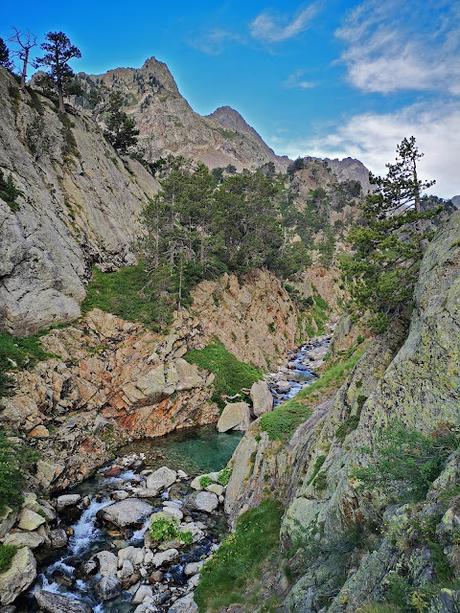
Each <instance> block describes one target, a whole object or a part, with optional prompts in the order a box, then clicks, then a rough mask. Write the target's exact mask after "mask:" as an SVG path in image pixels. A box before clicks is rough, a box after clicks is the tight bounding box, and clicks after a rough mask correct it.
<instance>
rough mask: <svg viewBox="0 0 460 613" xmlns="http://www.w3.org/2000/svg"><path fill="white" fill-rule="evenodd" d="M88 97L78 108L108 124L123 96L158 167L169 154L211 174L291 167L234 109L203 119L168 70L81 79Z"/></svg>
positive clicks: (120, 71)
mask: <svg viewBox="0 0 460 613" xmlns="http://www.w3.org/2000/svg"><path fill="white" fill-rule="evenodd" d="M79 77H80V79H81V80H82V83H83V87H84V90H85V94H84V95H83V96H82V97H79V98H77V100H76V102H77V104H79V105H81V106H82V107H84V108H88V109H91V110H93V111H94V112H95V114H96V117H98V119H99V120H100V121H103V114H104V109H105V105H106V103H107V100H108V97H109V95H110V93H111V92H112V91H119V92H121V93H122V94H123V95H124V98H125V110H126V112H127V113H128V114H130V115H132V116H134V118H135V120H136V124H137V127H138V128H139V130H140V144H141V147H142V149H143V152H144V156H145V157H146V159H148V160H149V161H154V160H156V159H158V158H160V157H164V156H166V155H168V154H170V153H171V154H173V155H183V156H185V157H189V158H192V159H196V160H201V161H202V162H204V163H205V164H207V165H208V166H209V167H210V168H215V167H224V166H227V165H228V164H232V165H233V166H235V167H236V168H237V169H238V170H241V169H242V168H256V167H258V166H260V165H261V164H264V163H266V162H274V163H275V165H276V166H277V167H279V168H285V167H286V160H285V159H284V158H279V157H278V156H277V155H275V153H274V152H273V151H272V150H271V149H270V148H269V147H268V146H267V145H266V144H265V143H264V141H263V140H262V139H261V137H260V136H259V135H258V134H257V132H256V131H255V130H254V129H253V128H251V127H250V126H248V124H247V123H246V122H245V121H244V119H243V118H242V117H241V115H239V113H237V112H236V111H234V110H233V109H230V108H229V107H223V108H221V109H217V110H216V111H214V113H212V114H211V115H208V116H207V117H202V116H201V115H199V114H198V113H196V112H195V111H194V110H193V109H192V108H191V106H190V104H189V103H188V102H187V100H186V99H185V98H184V97H183V96H182V95H181V94H180V92H179V89H178V87H177V85H176V82H175V81H174V78H173V76H172V75H171V72H170V71H169V69H168V67H167V66H166V64H164V63H163V62H160V61H158V60H157V59H155V58H153V57H152V58H149V59H147V60H146V61H145V62H144V64H143V66H142V67H141V68H116V69H114V70H109V71H108V72H106V73H104V74H101V75H87V74H84V73H80V74H79Z"/></svg>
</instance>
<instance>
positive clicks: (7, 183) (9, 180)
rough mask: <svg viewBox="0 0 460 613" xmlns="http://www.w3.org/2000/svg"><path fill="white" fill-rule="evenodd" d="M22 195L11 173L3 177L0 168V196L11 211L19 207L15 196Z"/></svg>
mask: <svg viewBox="0 0 460 613" xmlns="http://www.w3.org/2000/svg"><path fill="white" fill-rule="evenodd" d="M23 195H24V194H23V193H22V192H21V190H20V189H18V188H17V187H16V185H15V184H14V181H13V176H12V175H11V173H10V174H9V175H8V176H7V177H6V178H5V177H4V175H3V172H2V171H1V170H0V198H1V199H2V200H4V201H5V202H6V204H7V205H8V206H9V207H10V209H11V210H12V211H17V210H18V209H19V204H18V203H17V198H18V196H23Z"/></svg>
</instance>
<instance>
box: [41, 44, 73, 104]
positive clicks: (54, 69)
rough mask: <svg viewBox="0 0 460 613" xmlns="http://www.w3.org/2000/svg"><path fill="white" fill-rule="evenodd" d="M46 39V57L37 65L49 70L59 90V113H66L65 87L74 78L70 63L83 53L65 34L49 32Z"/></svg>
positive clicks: (42, 46)
mask: <svg viewBox="0 0 460 613" xmlns="http://www.w3.org/2000/svg"><path fill="white" fill-rule="evenodd" d="M46 39H47V41H46V42H44V43H43V44H42V45H41V48H42V49H43V51H45V55H44V56H43V57H41V58H38V59H37V60H36V62H35V65H36V66H37V67H39V66H44V67H45V68H46V69H47V71H48V76H49V77H50V78H51V80H52V82H53V83H54V86H55V87H56V90H57V94H58V99H59V111H60V112H61V113H64V112H65V106H64V93H65V86H66V84H67V83H68V82H70V81H71V80H72V78H73V76H74V73H73V70H72V69H71V67H70V66H69V64H68V62H69V61H70V60H71V59H72V58H80V57H81V52H80V49H78V47H76V46H75V45H73V44H72V43H71V42H70V39H69V37H68V36H67V35H66V34H64V32H48V34H47V35H46Z"/></svg>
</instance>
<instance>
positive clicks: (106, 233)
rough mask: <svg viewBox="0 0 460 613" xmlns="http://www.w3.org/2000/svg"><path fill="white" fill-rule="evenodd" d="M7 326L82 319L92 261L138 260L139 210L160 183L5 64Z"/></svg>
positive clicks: (0, 311)
mask: <svg viewBox="0 0 460 613" xmlns="http://www.w3.org/2000/svg"><path fill="white" fill-rule="evenodd" d="M0 143H1V146H0V170H1V171H2V173H3V176H4V178H5V179H7V178H8V177H9V176H11V179H12V181H13V184H14V186H15V188H16V189H17V190H19V192H20V193H19V195H18V196H17V198H16V199H15V202H10V203H9V204H8V203H7V202H6V201H4V200H2V199H0V329H4V330H5V329H6V330H8V331H10V332H14V333H16V334H28V333H30V332H33V331H34V330H36V329H37V328H39V327H40V326H42V325H46V324H50V323H52V322H58V321H68V320H71V319H74V318H75V317H78V316H79V314H80V308H79V305H80V303H81V301H82V300H83V298H84V295H85V292H84V281H85V279H86V278H87V277H88V274H89V270H90V266H91V264H93V263H94V262H99V263H100V264H102V265H105V266H114V265H115V266H118V265H121V264H124V263H127V262H130V261H132V259H133V255H132V250H131V243H132V241H133V240H135V239H136V237H137V236H138V233H139V225H138V216H139V213H140V211H141V209H142V207H143V205H144V204H145V202H146V200H147V198H148V197H149V196H150V195H152V194H153V193H154V192H155V191H156V190H157V183H156V182H155V180H154V179H153V177H152V176H151V175H149V174H148V173H147V172H146V171H145V169H144V168H143V167H142V166H141V165H140V164H139V163H137V162H135V161H134V160H123V159H121V158H120V157H119V156H118V155H117V154H116V152H115V150H114V149H113V148H112V147H111V146H110V145H108V144H107V142H106V141H105V140H104V138H103V136H102V133H101V130H100V128H99V127H98V125H97V124H96V123H95V122H94V121H93V120H92V119H91V118H90V117H86V116H84V115H82V114H80V113H78V112H75V113H74V112H72V114H70V113H65V114H59V113H57V111H56V109H55V107H54V104H53V103H51V102H50V100H49V99H47V98H44V97H42V96H40V95H39V94H37V93H36V92H35V91H33V90H31V89H29V90H27V91H26V92H24V93H23V94H21V93H20V92H19V89H18V86H17V83H16V81H15V80H14V79H13V77H12V76H11V75H9V74H8V73H7V72H6V71H5V70H4V69H0Z"/></svg>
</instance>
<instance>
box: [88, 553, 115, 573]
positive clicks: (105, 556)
mask: <svg viewBox="0 0 460 613" xmlns="http://www.w3.org/2000/svg"><path fill="white" fill-rule="evenodd" d="M94 559H96V560H97V562H98V565H99V573H100V574H101V575H102V576H103V577H115V576H116V574H117V568H118V559H117V556H116V555H115V554H114V553H112V552H111V551H100V552H99V553H96V554H95V555H94Z"/></svg>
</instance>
